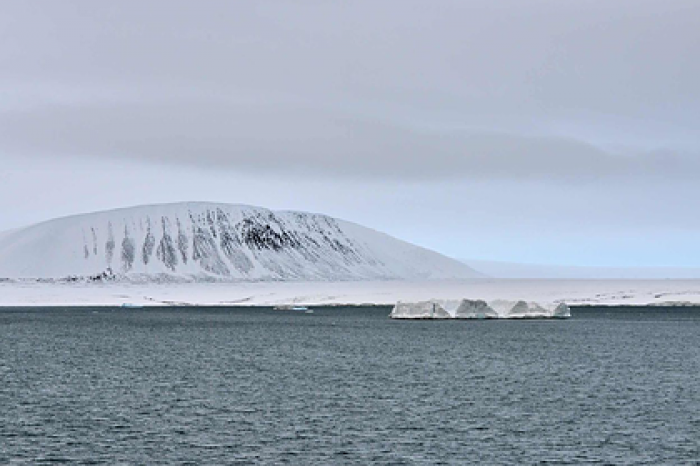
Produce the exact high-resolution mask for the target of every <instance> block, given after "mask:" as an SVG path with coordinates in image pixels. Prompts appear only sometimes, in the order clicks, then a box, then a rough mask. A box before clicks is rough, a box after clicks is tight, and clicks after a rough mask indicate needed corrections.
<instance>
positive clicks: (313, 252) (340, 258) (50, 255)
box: [0, 203, 480, 281]
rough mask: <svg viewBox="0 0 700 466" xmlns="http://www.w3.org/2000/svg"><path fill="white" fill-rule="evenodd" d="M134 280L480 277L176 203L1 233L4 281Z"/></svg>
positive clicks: (306, 227)
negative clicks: (108, 276)
mask: <svg viewBox="0 0 700 466" xmlns="http://www.w3.org/2000/svg"><path fill="white" fill-rule="evenodd" d="M104 273H106V274H107V275H112V274H114V275H115V276H117V277H118V278H126V279H130V280H137V281H142V280H145V281H150V280H158V281H163V280H171V279H187V280H190V279H194V280H212V279H214V280H314V281H318V280H370V279H444V278H473V277H479V276H480V274H479V273H478V272H476V271H474V270H473V269H471V268H470V267H468V266H467V265H464V264H462V263H460V262H458V261H456V260H453V259H450V258H448V257H445V256H442V255H440V254H438V253H436V252H433V251H429V250H427V249H424V248H420V247H418V246H415V245H412V244H409V243H406V242H404V241H400V240H398V239H396V238H392V237H390V236H388V235H385V234H383V233H380V232H377V231H375V230H371V229H369V228H365V227H362V226H360V225H357V224H354V223H350V222H346V221H343V220H338V219H334V218H331V217H328V216H325V215H318V214H310V213H303V212H273V211H270V210H267V209H263V208H260V207H252V206H244V205H229V204H214V203H178V204H163V205H150V206H139V207H132V208H126V209H117V210H111V211H105V212H97V213H92V214H85V215H77V216H71V217H65V218H60V219H55V220H50V221H47V222H43V223H39V224H36V225H33V226H29V227H27V228H22V229H18V230H13V231H9V232H5V233H2V234H0V278H65V277H91V276H98V275H101V274H104Z"/></svg>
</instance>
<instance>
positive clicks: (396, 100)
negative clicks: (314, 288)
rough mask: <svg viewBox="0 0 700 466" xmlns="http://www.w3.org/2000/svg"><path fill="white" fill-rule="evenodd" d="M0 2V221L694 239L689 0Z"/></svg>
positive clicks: (697, 124) (639, 251) (497, 247)
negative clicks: (315, 220)
mask: <svg viewBox="0 0 700 466" xmlns="http://www.w3.org/2000/svg"><path fill="white" fill-rule="evenodd" d="M1 10H2V11H0V13H1V14H0V104H1V105H0V199H3V200H0V207H2V215H1V216H0V229H2V228H5V227H9V226H16V225H18V224H20V223H21V222H24V221H29V220H32V221H33V220H38V219H39V218H34V217H31V215H30V214H29V213H28V212H29V210H28V209H27V208H24V207H23V206H21V205H20V206H19V207H18V202H17V201H16V199H24V200H23V201H22V202H23V203H25V204H27V205H32V206H34V208H35V209H36V210H34V211H32V212H34V213H36V214H37V215H38V213H39V212H40V213H41V214H42V215H44V216H52V215H53V214H52V212H54V213H55V214H56V215H58V214H66V213H73V212H80V211H82V210H90V209H99V208H100V207H101V206H104V207H115V206H118V205H121V204H134V203H142V202H154V201H158V202H166V201H168V200H184V199H185V198H189V199H201V200H218V201H224V202H226V201H229V202H249V203H254V204H260V205H267V206H270V207H285V208H294V209H302V210H304V209H307V210H321V211H326V212H328V213H330V214H334V215H337V216H341V217H347V218H349V219H351V220H356V221H359V222H361V223H365V224H368V225H371V226H376V227H377V228H380V229H385V230H387V231H390V232H391V233H394V234H396V235H398V236H400V237H404V238H406V239H410V240H412V241H416V242H418V243H420V244H423V245H425V246H428V247H433V248H436V249H439V250H442V251H444V252H449V253H451V254H454V255H458V256H460V257H476V258H484V259H490V258H493V259H503V260H518V257H516V256H517V254H518V251H521V255H522V256H523V257H521V259H523V260H526V261H531V262H542V260H541V258H542V257H546V258H547V261H550V262H551V261H557V262H571V261H572V260H576V261H582V260H587V259H589V258H598V259H599V261H600V262H599V263H601V264H602V263H607V264H610V265H614V264H616V263H627V264H629V263H631V262H633V261H634V260H635V257H648V258H649V261H653V262H654V263H656V264H663V263H664V260H665V258H669V259H668V260H669V261H671V262H673V261H675V263H679V264H680V262H682V261H684V260H685V259H684V257H685V256H687V255H688V254H687V251H690V250H694V249H693V248H694V245H693V244H691V241H690V240H689V239H688V238H689V237H690V236H687V235H688V232H693V234H694V232H695V231H697V228H698V227H699V225H698V222H697V221H695V220H694V218H695V217H694V211H695V210H696V209H695V206H694V205H693V204H694V201H695V199H697V198H698V197H700V188H699V187H696V184H697V183H696V180H697V179H698V177H699V176H700V141H699V140H698V137H697V135H698V134H700V86H698V83H699V82H700V61H698V60H696V59H695V57H698V56H700V35H699V34H698V32H697V31H699V30H700V3H699V2H697V1H696V0H670V1H667V2H659V1H657V0H618V1H615V2H602V1H601V2H591V1H586V0H572V1H566V2H564V1H555V0H525V1H523V0H503V1H499V2H486V1H481V0H478V1H477V0H438V1H434V2H430V3H429V4H427V3H426V2H424V1H418V0H386V1H381V2H377V1H368V0H359V1H353V2H325V1H316V0H299V1H294V2H279V1H267V0H260V1H250V2H243V1H241V2H230V1H223V0H222V1H219V0H212V1H207V2H205V3H200V2H191V1H180V0H170V1H159V0H154V1H149V2H139V1H135V0H124V1H120V2H118V3H105V2H94V1H91V0H81V1H77V0H71V1H67V2H61V3H58V2H51V1H41V0H27V1H22V2H13V3H8V4H7V5H4V6H3V7H2V8H1ZM47 160H51V162H50V163H49V162H47ZM86 167H88V168H86ZM139 172H140V173H141V174H140V175H139ZM58 173H60V176H59V175H57V174H58ZM154 173H155V174H158V175H160V176H161V177H162V178H161V179H160V181H159V182H158V183H153V182H148V180H149V179H158V177H157V176H156V175H154ZM194 173H196V175H195V174H194ZM39 180H41V183H39ZM66 186H70V189H68V188H66ZM273 186H274V188H273ZM101 187H103V189H101ZM57 192H64V193H65V195H66V198H65V199H64V200H63V201H61V202H59V200H57V199H56V197H55V195H56V193H57ZM319 193H322V196H321V195H319ZM185 196H186V197H185ZM20 204H21V203H20ZM42 205H44V206H52V207H51V208H50V209H49V208H41V207H40V206H42ZM30 217H31V218H30ZM443 223H444V224H449V225H450V228H447V227H446V226H445V225H442V227H439V228H438V227H437V226H436V225H441V224H443ZM424 225H425V226H424ZM513 225H517V228H516V227H514V226H513ZM545 225H546V228H545V227H544V226H545ZM511 228H512V229H513V231H515V232H517V234H516V233H508V232H509V231H510V230H509V229H511ZM475 229H476V230H478V231H477V232H475V231H474V230H475ZM438 231H439V233H438ZM579 232H581V233H580V234H579ZM584 232H585V233H584ZM634 235H639V238H636V237H635V238H633V237H632V236H634ZM640 238H641V239H640ZM525 243H527V245H528V246H527V247H528V248H529V249H528V251H527V252H523V251H524V249H526V248H524V246H523V245H524V244H525ZM666 244H672V245H673V247H672V248H670V249H669V248H667V247H666V246H665V245H666ZM684 251H686V252H684ZM514 255H516V256H514ZM526 256H527V257H526ZM557 257H561V260H557V259H556V258H557ZM567 257H568V258H569V259H570V260H569V259H567ZM616 258H617V259H616ZM671 258H673V259H671ZM638 260H640V261H642V262H643V260H642V259H638ZM616 261H617V262H616ZM668 265H673V264H671V263H669V264H668ZM686 265H688V264H686Z"/></svg>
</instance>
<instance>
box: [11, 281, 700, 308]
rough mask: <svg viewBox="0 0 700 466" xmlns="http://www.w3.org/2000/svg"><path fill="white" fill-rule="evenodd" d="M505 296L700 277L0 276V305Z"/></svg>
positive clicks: (642, 289)
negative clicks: (116, 279)
mask: <svg viewBox="0 0 700 466" xmlns="http://www.w3.org/2000/svg"><path fill="white" fill-rule="evenodd" d="M434 299H441V300H461V299H472V300H477V299H479V300H485V301H494V300H506V301H521V300H522V301H527V302H541V303H565V304H567V305H568V306H646V305H655V306H664V305H666V306H671V305H700V280H507V279H500V280H497V279H475V280H439V281H348V282H237V283H230V282H229V283H159V284H152V283H151V284H138V283H136V284H135V283H109V282H107V283H41V282H29V281H15V282H0V307H21V306H37V307H39V306H121V305H122V304H136V305H141V306H177V305H181V306H182V305H187V306H276V305H284V304H299V305H337V306H340V305H382V306H394V305H395V304H396V303H397V302H399V301H405V302H419V301H429V300H434Z"/></svg>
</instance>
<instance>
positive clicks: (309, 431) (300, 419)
mask: <svg viewBox="0 0 700 466" xmlns="http://www.w3.org/2000/svg"><path fill="white" fill-rule="evenodd" d="M388 312H389V310H388V309H377V308H374V309H372V308H366V309H319V310H316V313H315V314H313V315H306V314H304V313H301V312H292V311H287V312H283V311H272V310H260V309H247V310H246V309H206V308H198V309H187V308H178V309H162V310H141V309H138V310H116V309H115V310H105V309H88V310H85V309H64V310H56V309H52V310H48V309H35V310H31V309H12V310H0V464H8V463H9V464H13V463H18V464H23V463H24V464H42V463H59V462H66V463H76V464H98V463H101V464H295V465H312V464H323V465H329V464H361V465H366V464H431V465H432V464H487V465H495V464H586V463H594V464H650V465H659V464H673V465H680V464H700V309H691V308H685V309H683V308H679V309H662V310H659V309H656V310H654V309H626V310H623V309H617V310H600V309H585V310H582V309H578V310H574V317H573V318H572V319H569V320H537V321H534V320H533V321H439V322H429V321H392V320H390V319H388V318H387V314H388Z"/></svg>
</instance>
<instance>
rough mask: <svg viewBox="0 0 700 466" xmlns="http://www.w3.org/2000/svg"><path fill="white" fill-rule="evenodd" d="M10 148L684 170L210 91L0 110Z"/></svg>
mask: <svg viewBox="0 0 700 466" xmlns="http://www.w3.org/2000/svg"><path fill="white" fill-rule="evenodd" d="M0 150H3V151H5V152H6V153H10V154H13V153H14V154H21V155H31V154H42V155H53V156H61V155H63V156H65V155H70V156H73V155H80V156H87V157H90V156H99V157H112V158H119V157H127V158H136V159H140V160H154V161H162V162H177V163H185V164H191V165H199V166H216V167H227V168H232V169H236V170H242V171H250V172H269V173H286V174H296V175H309V174H311V175H332V176H339V177H344V176H345V177H347V176H351V177H369V178H373V177H380V178H395V179H412V180H420V179H447V178H451V179H455V178H464V179H478V178H486V179H516V180H517V179H540V180H547V179H549V180H554V181H556V180H559V179H561V180H564V181H567V182H570V181H591V180H597V179H608V178H612V179H618V180H619V179H628V180H635V179H639V178H660V177H666V178H667V179H683V178H688V177H697V176H698V175H700V165H698V164H697V163H695V162H694V160H695V159H693V158H688V157H686V158H684V157H680V156H676V155H674V154H673V153H669V152H666V153H652V152H650V153H648V154H644V155H638V156H627V157H622V156H615V155H611V154H609V153H607V152H605V151H603V150H601V149H599V148H597V147H595V146H593V145H590V144H587V143H585V142H581V141H577V140H574V139H570V138H561V137H551V136H549V137H548V136H528V135H518V134H509V133H496V132H491V131H483V130H471V131H467V130H461V131H455V130H449V131H447V130H445V131H437V130H430V131H428V130H420V129H416V128H410V127H403V126H397V125H393V124H389V123H387V122H382V121H372V120H368V119H366V118H361V117H358V116H356V115H352V114H347V113H343V112H340V111H329V110H318V109H309V108H306V109H300V108H295V107H289V106H284V105H268V106H250V105H247V106H246V105H235V104H229V105H227V104H226V103H225V102H221V101H209V102H202V101H189V102H180V103H177V104H176V103H174V102H167V103H151V104H148V103H132V104H130V105H100V106H95V105H92V106H86V105H81V106H65V105H62V106H52V107H43V108H35V109H32V110H31V111H25V112H6V113H0Z"/></svg>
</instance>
